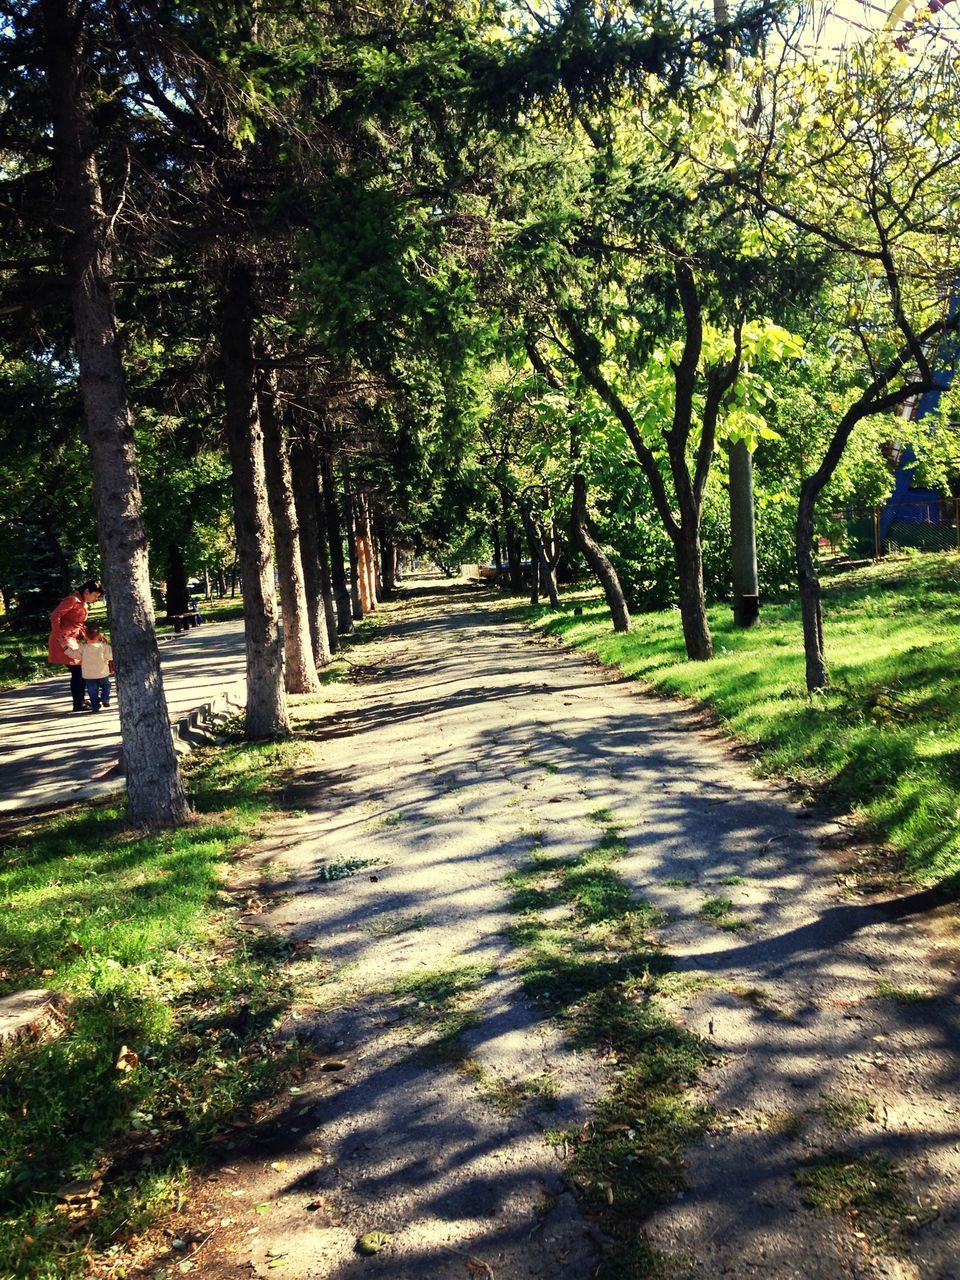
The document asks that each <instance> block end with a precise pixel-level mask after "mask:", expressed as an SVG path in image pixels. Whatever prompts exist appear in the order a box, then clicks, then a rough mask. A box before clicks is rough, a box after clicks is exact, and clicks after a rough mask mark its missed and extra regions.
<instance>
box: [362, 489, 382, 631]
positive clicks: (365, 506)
mask: <svg viewBox="0 0 960 1280" xmlns="http://www.w3.org/2000/svg"><path fill="white" fill-rule="evenodd" d="M357 519H358V521H359V525H360V540H361V542H362V543H363V566H364V569H365V571H366V575H367V598H368V599H369V601H370V612H371V613H372V612H373V611H374V610H375V609H376V607H377V605H378V604H379V603H380V583H379V581H378V577H379V575H378V573H377V556H376V552H375V549H374V545H373V532H372V527H371V525H372V522H371V519H370V501H369V499H368V498H367V496H366V494H361V495H360V498H359V499H358V506H357Z"/></svg>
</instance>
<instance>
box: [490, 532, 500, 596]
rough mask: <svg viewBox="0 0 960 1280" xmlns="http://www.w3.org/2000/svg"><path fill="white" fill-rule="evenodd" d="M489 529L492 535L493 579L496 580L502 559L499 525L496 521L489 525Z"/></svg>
mask: <svg viewBox="0 0 960 1280" xmlns="http://www.w3.org/2000/svg"><path fill="white" fill-rule="evenodd" d="M490 531H491V533H492V535H493V567H494V581H495V582H496V581H497V579H498V578H499V577H500V563H501V561H502V560H503V548H502V547H501V545H500V526H499V525H498V524H497V522H496V521H494V522H493V524H492V525H491V526H490Z"/></svg>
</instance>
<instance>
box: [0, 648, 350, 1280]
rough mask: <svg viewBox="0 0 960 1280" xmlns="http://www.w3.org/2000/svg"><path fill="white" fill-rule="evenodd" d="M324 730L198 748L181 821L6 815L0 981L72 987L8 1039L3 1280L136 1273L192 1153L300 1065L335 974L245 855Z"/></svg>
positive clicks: (197, 1159)
mask: <svg viewBox="0 0 960 1280" xmlns="http://www.w3.org/2000/svg"><path fill="white" fill-rule="evenodd" d="M372 629H373V627H372V625H371V624H368V625H367V626H366V627H364V628H363V629H362V630H361V632H360V635H359V637H358V640H359V641H363V640H366V639H367V638H368V633H369V632H370V631H372ZM350 643H352V642H348V647H349V645H350ZM347 661H348V660H338V661H336V662H335V663H334V664H332V666H331V667H330V668H328V669H327V671H326V672H325V673H324V675H325V677H326V680H325V683H327V682H329V681H330V680H335V679H342V678H343V676H344V674H345V672H346V671H347V669H348V666H347ZM319 696H320V697H321V698H322V695H319ZM314 700H315V699H304V700H302V706H301V708H300V715H301V717H309V716H310V715H311V713H312V702H313V701H314ZM312 736H313V729H312V727H311V722H310V721H309V719H306V720H304V721H302V728H301V730H300V732H299V734H298V736H296V737H294V738H292V739H290V740H287V741H285V742H279V743H246V742H243V741H242V740H239V739H237V740H233V741H229V742H228V743H226V744H225V745H224V746H221V747H215V748H210V749H206V750H202V751H199V752H196V753H195V754H193V755H192V756H189V757H188V758H187V759H186V761H185V762H184V764H183V768H184V774H185V780H186V782H187V785H188V788H189V791H190V797H191V804H192V806H193V809H194V812H195V814H196V817H195V820H194V821H192V822H191V823H190V824H189V825H188V826H186V827H184V828H182V829H180V830H177V831H161V832H154V833H144V832H140V831H132V830H130V829H128V828H126V827H125V825H124V814H123V807H122V804H121V803H120V801H111V802H108V803H103V804H95V805H85V806H83V807H80V808H77V809H72V810H69V811H66V812H64V813H62V814H60V815H57V816H55V817H51V818H48V819H44V820H40V821H30V820H23V821H14V820H10V819H8V820H7V822H6V825H5V826H2V827H0V837H2V848H0V904H2V908H3V910H2V911H0V995H2V994H6V993H8V992H14V991H23V990H28V989H32V988H47V989H51V990H53V991H54V992H57V993H59V994H60V995H61V996H62V997H64V998H65V1001H66V1003H65V1011H64V1016H63V1026H62V1030H61V1032H60V1034H56V1031H55V1029H54V1031H52V1032H47V1033H44V1034H42V1035H41V1036H40V1038H39V1039H29V1040H26V1041H22V1042H21V1043H19V1044H16V1045H13V1046H8V1047H7V1048H6V1049H5V1050H4V1051H3V1052H2V1053H0V1280H27V1278H29V1280H74V1278H75V1277H77V1278H78V1277H80V1276H99V1275H103V1276H106V1275H111V1276H122V1275H123V1274H125V1271H126V1268H127V1267H128V1265H129V1263H130V1259H131V1258H133V1257H135V1256H136V1254H137V1252H138V1249H139V1248H140V1247H141V1246H142V1247H144V1248H145V1249H146V1252H147V1254H149V1252H150V1246H149V1241H148V1239H147V1237H146V1234H145V1233H149V1232H151V1230H154V1229H155V1228H156V1225H157V1224H158V1223H162V1222H164V1221H165V1219H166V1217H167V1215H168V1214H169V1213H170V1211H171V1210H172V1209H175V1208H177V1207H178V1206H179V1205H180V1204H181V1203H182V1200H183V1197H184V1196H185V1195H186V1193H187V1190H188V1187H189V1179H190V1174H191V1171H192V1170H193V1169H195V1168H197V1167H202V1165H203V1164H204V1163H205V1162H206V1161H208V1160H209V1159H211V1158H217V1157H218V1156H221V1155H222V1154H224V1153H227V1152H229V1150H230V1148H231V1147H232V1146H234V1145H235V1139H236V1136H237V1132H238V1131H239V1132H242V1130H243V1129H244V1128H245V1127H246V1121H247V1117H248V1116H249V1115H250V1113H251V1111H253V1112H256V1111H257V1110H258V1109H259V1107H260V1106H261V1105H265V1103H266V1102H267V1100H269V1099H271V1098H272V1097H274V1096H275V1095H276V1093H277V1090H278V1088H279V1087H280V1085H281V1084H282V1083H283V1082H284V1081H288V1080H289V1073H290V1072H291V1071H297V1070H298V1064H300V1050H299V1049H298V1048H297V1047H296V1046H295V1045H291V1046H288V1047H282V1046H280V1045H278V1044H277V1043H275V1041H274V1038H273V1029H274V1027H275V1026H276V1024H277V1022H278V1020H279V1019H281V1018H282V1016H283V1014H284V1011H285V1009H286V1008H287V1007H288V1006H289V1005H290V1003H291V1002H292V1001H293V999H294V997H295V995H296V993H297V992H302V990H304V989H306V984H311V985H313V984H315V983H316V982H317V980H318V979H319V980H322V977H323V975H322V974H318V973H317V972H315V971H314V969H315V966H314V962H313V961H312V960H311V959H310V958H309V957H307V958H303V957H300V956H299V955H298V954H295V952H294V951H293V950H292V948H291V946H290V944H287V943H286V942H285V941H284V940H283V939H280V938H277V937H275V936H273V935H271V934H269V933H266V932H264V931H262V930H260V929H259V928H257V926H256V922H257V917H258V915H259V913H260V912H261V911H262V909H263V905H264V900H265V899H266V898H267V897H268V896H269V875H268V877H267V880H266V882H264V880H263V876H262V873H260V872H258V871H257V870H256V869H252V870H251V869H248V866H247V863H246V857H247V854H248V853H249V851H250V850H251V848H252V847H253V846H254V844H255V841H256V839H257V837H258V836H260V835H261V834H262V833H263V832H264V831H265V830H266V829H267V828H268V827H269V825H270V823H271V822H272V821H273V820H274V819H275V818H276V816H277V815H278V814H279V813H280V812H281V811H283V809H284V808H285V800H284V788H285V786H286V784H287V779H288V777H289V776H290V775H291V772H295V771H296V767H297V766H298V765H300V764H302V763H305V762H307V757H308V756H309V754H310V752H311V750H312V748H311V743H310V739H311V737H312ZM312 966H313V967H312ZM228 1158H229V1157H228Z"/></svg>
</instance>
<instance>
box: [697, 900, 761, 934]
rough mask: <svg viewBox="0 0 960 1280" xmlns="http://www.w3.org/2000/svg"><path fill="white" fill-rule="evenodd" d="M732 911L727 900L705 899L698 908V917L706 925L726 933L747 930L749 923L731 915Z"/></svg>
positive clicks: (731, 904)
mask: <svg viewBox="0 0 960 1280" xmlns="http://www.w3.org/2000/svg"><path fill="white" fill-rule="evenodd" d="M732 911H733V903H732V901H731V900H730V899H729V898H707V900H706V901H705V902H704V903H702V904H701V906H700V917H701V919H703V920H706V921H707V923H708V924H712V925H715V926H716V927H717V928H718V929H723V930H725V931H726V932H728V933H734V932H736V931H737V930H738V929H749V928H750V924H749V922H748V921H747V920H742V919H741V918H740V917H739V916H735V915H732V914H731V913H732Z"/></svg>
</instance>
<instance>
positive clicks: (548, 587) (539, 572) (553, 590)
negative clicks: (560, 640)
mask: <svg viewBox="0 0 960 1280" xmlns="http://www.w3.org/2000/svg"><path fill="white" fill-rule="evenodd" d="M520 516H521V518H522V520H523V527H524V529H525V530H526V534H527V542H528V543H529V546H530V561H531V564H530V576H531V578H532V579H533V583H534V591H535V592H536V594H537V599H536V600H534V599H533V598H532V596H531V600H530V603H531V604H539V602H540V588H539V586H538V585H537V584H538V581H539V583H540V584H541V585H542V587H543V589H544V590H545V591H546V593H547V597H548V599H549V600H550V607H551V609H556V608H558V606H559V604H560V600H559V596H558V593H557V579H556V574H555V573H554V569H553V565H552V564H551V562H550V557H549V555H548V553H547V549H546V547H545V546H544V544H543V537H542V535H541V533H540V530H539V528H538V527H537V522H536V520H534V518H533V512H532V510H531V509H530V507H529V505H521V507H520Z"/></svg>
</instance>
